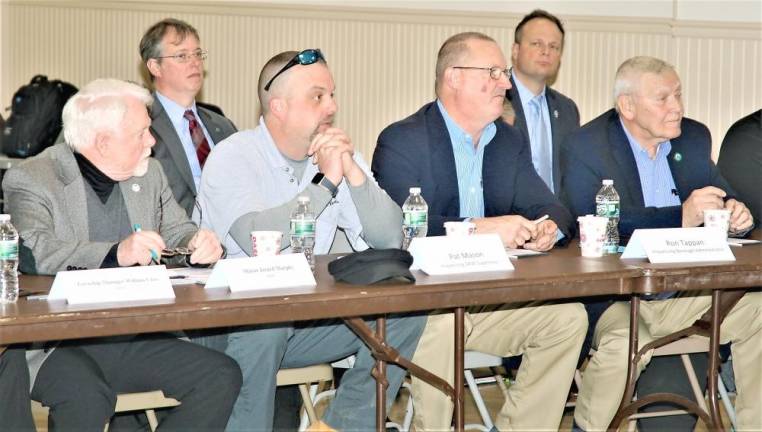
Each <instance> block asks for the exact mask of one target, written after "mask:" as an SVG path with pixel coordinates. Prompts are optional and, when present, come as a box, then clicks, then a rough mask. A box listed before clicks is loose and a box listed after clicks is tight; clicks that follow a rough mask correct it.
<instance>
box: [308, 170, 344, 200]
mask: <svg viewBox="0 0 762 432" xmlns="http://www.w3.org/2000/svg"><path fill="white" fill-rule="evenodd" d="M312 184H314V185H317V186H320V187H322V188H323V189H325V190H327V191H328V192H329V193H330V194H331V198H336V193H338V192H339V188H338V187H337V186H336V185H334V184H333V183H331V181H330V180H328V177H326V176H325V174H323V173H321V172H319V173H317V174H315V177H312Z"/></svg>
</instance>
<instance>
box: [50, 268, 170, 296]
mask: <svg viewBox="0 0 762 432" xmlns="http://www.w3.org/2000/svg"><path fill="white" fill-rule="evenodd" d="M174 298H175V291H174V290H173V289H172V284H171V283H170V282H169V275H168V274H167V268H166V267H164V266H163V265H161V266H144V267H119V268H110V269H96V270H76V271H62V272H58V273H57V274H56V278H55V280H53V286H52V287H51V288H50V294H49V295H48V300H66V301H67V302H68V303H69V304H72V305H78V304H98V303H114V302H144V301H153V300H172V299H174Z"/></svg>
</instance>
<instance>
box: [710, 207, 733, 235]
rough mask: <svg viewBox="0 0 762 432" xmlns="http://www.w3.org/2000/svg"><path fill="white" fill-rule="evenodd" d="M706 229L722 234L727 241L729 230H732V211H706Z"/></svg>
mask: <svg viewBox="0 0 762 432" xmlns="http://www.w3.org/2000/svg"><path fill="white" fill-rule="evenodd" d="M704 227H706V228H711V229H715V230H717V231H720V232H722V235H723V238H725V239H726V240H727V238H728V229H729V228H730V210H725V209H714V210H704Z"/></svg>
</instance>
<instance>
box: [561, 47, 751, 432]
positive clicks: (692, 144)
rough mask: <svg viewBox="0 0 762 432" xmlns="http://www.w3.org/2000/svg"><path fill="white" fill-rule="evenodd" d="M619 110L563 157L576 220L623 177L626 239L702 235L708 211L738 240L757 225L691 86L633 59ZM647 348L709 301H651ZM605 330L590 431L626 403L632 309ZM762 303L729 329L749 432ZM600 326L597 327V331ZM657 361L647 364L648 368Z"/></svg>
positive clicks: (588, 413)
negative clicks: (725, 173)
mask: <svg viewBox="0 0 762 432" xmlns="http://www.w3.org/2000/svg"><path fill="white" fill-rule="evenodd" d="M614 98H615V107H616V108H615V109H612V110H609V111H607V112H605V113H604V114H602V115H601V116H599V117H598V118H596V119H594V120H593V121H591V122H590V123H588V124H586V125H585V126H583V127H582V128H581V129H580V130H578V131H577V132H575V133H574V134H572V135H571V136H569V138H568V139H567V140H566V141H565V142H564V144H563V147H562V150H561V165H562V172H563V179H562V197H563V198H564V201H565V202H566V204H567V205H568V207H569V209H570V210H571V211H572V213H573V214H574V215H577V216H580V215H585V214H590V213H595V195H596V193H597V191H598V189H599V188H600V185H601V181H602V180H603V179H613V180H614V186H615V187H616V189H617V191H618V192H619V196H620V219H619V232H620V235H621V236H622V237H629V236H630V235H631V234H632V232H633V231H634V230H635V229H638V228H668V227H670V228H673V227H695V226H699V225H701V224H702V223H703V211H704V210H706V209H722V208H724V209H727V210H730V211H731V217H730V230H731V231H730V232H731V234H738V235H741V234H743V233H744V232H747V231H748V230H750V229H751V228H752V227H753V218H752V216H751V214H750V212H749V210H748V209H747V208H746V206H745V205H744V204H743V203H741V202H739V201H737V200H735V199H734V198H733V192H732V189H730V187H729V186H728V184H727V182H726V181H725V180H724V179H723V178H722V177H721V176H720V174H719V172H718V170H717V168H716V167H715V166H714V163H712V160H711V148H712V145H711V138H710V135H709V130H708V129H707V128H706V126H704V125H702V124H701V123H698V122H696V121H694V120H690V119H687V118H684V117H683V104H682V88H681V83H680V79H679V77H678V75H677V73H676V72H675V70H674V68H673V67H672V66H671V65H669V64H667V63H666V62H664V61H662V60H659V59H655V58H652V57H633V58H631V59H629V60H627V61H625V62H624V63H623V64H622V65H621V66H620V67H619V69H618V70H617V74H616V79H615V84H614ZM640 304H641V306H640V317H641V321H640V322H641V328H640V332H639V343H640V345H641V346H643V345H644V344H646V343H648V342H650V341H651V340H653V339H655V338H658V337H661V336H664V335H666V334H668V333H671V332H673V331H677V330H679V329H681V328H685V327H687V326H689V325H691V324H692V323H693V322H694V321H695V320H696V319H698V318H700V317H701V315H702V314H704V312H706V311H707V310H708V309H709V306H710V304H711V299H710V296H709V295H707V293H703V292H702V293H679V294H676V295H671V296H659V297H655V298H648V299H645V301H642V302H641V303H640ZM602 306H603V307H602V315H600V319H599V320H598V321H597V324H595V334H594V340H593V344H594V346H593V347H594V348H596V352H595V354H594V355H593V356H592V358H591V359H590V361H589V362H588V365H587V368H586V370H585V373H584V374H583V379H582V388H581V389H580V394H579V397H578V399H577V407H576V409H575V415H574V418H575V422H576V423H577V425H579V426H580V427H582V428H584V429H585V430H602V429H605V428H606V427H607V426H608V424H609V422H610V421H611V420H612V419H613V416H614V413H615V411H616V409H617V407H618V405H619V402H620V401H621V397H622V394H623V392H624V386H625V376H626V372H627V346H628V326H629V304H628V302H626V301H617V302H612V303H605V304H603V305H602ZM761 314H762V297H760V293H758V292H757V293H747V294H746V295H745V296H744V297H743V298H742V299H741V300H740V301H739V302H738V303H737V304H736V305H735V307H734V308H733V309H732V310H731V311H730V313H729V314H728V315H727V317H726V318H725V320H724V321H723V324H722V328H721V330H720V338H721V342H722V343H728V342H732V351H733V359H734V362H735V363H736V364H734V369H735V371H736V376H737V377H738V378H739V380H738V397H737V399H736V412H737V416H738V424H739V427H740V428H741V429H743V430H758V429H760V428H762V402H760V395H762V379H760V369H759V364H760V362H762V320H760V319H759V317H760V315H761ZM592 322H593V320H592V319H591V325H593V324H592ZM649 360H650V354H649V355H647V356H645V358H644V359H643V361H642V362H641V364H640V365H639V366H640V367H639V370H638V373H639V372H640V371H642V370H643V368H645V366H646V365H647V364H648V361H649Z"/></svg>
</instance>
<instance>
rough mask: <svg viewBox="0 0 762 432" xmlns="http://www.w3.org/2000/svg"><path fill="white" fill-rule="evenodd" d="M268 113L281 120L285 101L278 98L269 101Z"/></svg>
mask: <svg viewBox="0 0 762 432" xmlns="http://www.w3.org/2000/svg"><path fill="white" fill-rule="evenodd" d="M268 103H269V104H270V112H272V113H273V114H275V115H276V116H277V117H278V118H281V117H282V116H283V114H284V113H285V112H286V108H288V107H287V106H286V101H285V100H284V99H283V98H280V97H274V98H272V99H270V102H268Z"/></svg>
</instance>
